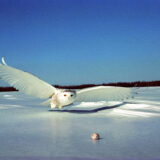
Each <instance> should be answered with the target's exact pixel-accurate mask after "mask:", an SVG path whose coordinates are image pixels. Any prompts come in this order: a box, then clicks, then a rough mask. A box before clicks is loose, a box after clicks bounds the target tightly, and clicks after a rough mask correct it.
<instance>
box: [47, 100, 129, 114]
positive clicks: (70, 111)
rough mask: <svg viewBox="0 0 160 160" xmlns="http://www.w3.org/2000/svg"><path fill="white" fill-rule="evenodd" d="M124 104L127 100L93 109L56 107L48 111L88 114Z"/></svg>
mask: <svg viewBox="0 0 160 160" xmlns="http://www.w3.org/2000/svg"><path fill="white" fill-rule="evenodd" d="M124 104H128V102H123V103H121V104H117V105H113V106H106V107H100V108H95V109H88V110H86V109H84V110H83V109H79V110H78V109H75V110H74V109H61V110H60V109H57V110H49V111H50V112H67V113H77V114H89V113H96V112H99V111H104V110H108V109H114V108H118V107H120V106H123V105H124Z"/></svg>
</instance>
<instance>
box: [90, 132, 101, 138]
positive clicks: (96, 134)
mask: <svg viewBox="0 0 160 160" xmlns="http://www.w3.org/2000/svg"><path fill="white" fill-rule="evenodd" d="M91 139H92V140H99V139H100V136H99V134H98V133H92V135H91Z"/></svg>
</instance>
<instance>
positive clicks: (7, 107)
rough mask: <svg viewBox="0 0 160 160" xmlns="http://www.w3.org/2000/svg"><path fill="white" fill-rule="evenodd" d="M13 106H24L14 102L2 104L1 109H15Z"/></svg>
mask: <svg viewBox="0 0 160 160" xmlns="http://www.w3.org/2000/svg"><path fill="white" fill-rule="evenodd" d="M13 108H23V106H21V105H13V104H0V110H1V109H13Z"/></svg>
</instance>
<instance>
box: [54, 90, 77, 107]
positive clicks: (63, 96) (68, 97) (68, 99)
mask: <svg viewBox="0 0 160 160" xmlns="http://www.w3.org/2000/svg"><path fill="white" fill-rule="evenodd" d="M75 98H76V92H75V91H72V90H61V92H59V93H58V95H57V100H58V102H59V103H60V104H61V105H68V104H71V103H73V102H74V100H75Z"/></svg>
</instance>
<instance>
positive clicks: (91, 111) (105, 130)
mask: <svg viewBox="0 0 160 160" xmlns="http://www.w3.org/2000/svg"><path fill="white" fill-rule="evenodd" d="M137 92H138V94H136V95H135V98H134V99H131V100H127V101H128V102H126V101H125V102H97V103H94V102H90V103H80V104H75V105H72V106H68V107H65V108H64V109H63V110H56V111H50V109H49V108H47V107H44V106H40V105H39V103H40V101H39V100H37V99H34V98H32V97H30V96H26V95H24V94H21V93H19V92H1V93H0V160H51V159H52V160H53V159H56V160H72V159H75V160H102V159H103V160H104V159H108V160H119V159H121V160H141V159H142V160H158V159H160V87H148V88H147V87H146V88H139V89H137ZM93 132H97V133H99V134H100V136H101V139H100V140H98V141H93V140H91V139H90V136H91V134H92V133H93Z"/></svg>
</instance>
